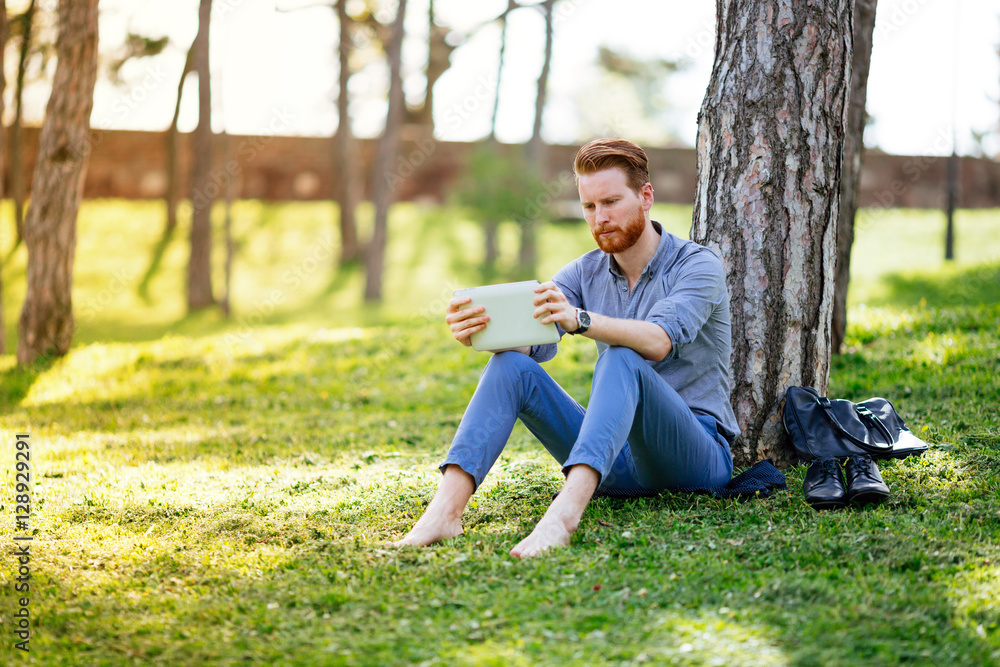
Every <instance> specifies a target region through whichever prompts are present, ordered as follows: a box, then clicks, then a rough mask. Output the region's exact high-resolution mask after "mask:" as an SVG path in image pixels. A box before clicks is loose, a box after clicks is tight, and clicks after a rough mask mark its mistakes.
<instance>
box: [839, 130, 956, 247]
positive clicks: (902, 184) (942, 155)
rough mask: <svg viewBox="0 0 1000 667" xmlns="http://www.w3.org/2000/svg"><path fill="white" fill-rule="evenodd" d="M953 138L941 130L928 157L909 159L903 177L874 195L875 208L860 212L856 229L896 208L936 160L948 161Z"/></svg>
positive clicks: (865, 208)
mask: <svg viewBox="0 0 1000 667" xmlns="http://www.w3.org/2000/svg"><path fill="white" fill-rule="evenodd" d="M951 147H952V136H951V134H950V133H949V132H947V131H946V130H944V129H941V128H939V129H938V131H937V133H936V135H935V137H934V141H933V142H932V143H931V145H930V150H929V151H927V153H928V154H927V155H915V156H913V157H910V158H907V160H906V161H905V162H904V163H903V169H902V171H903V176H902V177H900V178H894V179H893V180H892V181H890V183H889V186H888V187H886V188H883V189H881V190H878V191H877V192H874V193H873V194H872V198H874V199H875V202H876V203H875V205H874V206H866V207H864V208H861V209H859V210H858V215H857V218H856V220H855V223H854V228H855V229H864V228H865V227H867V226H868V225H869V224H871V223H873V222H875V220H876V219H877V218H878V217H879V215H880V214H881V213H884V212H885V211H886V210H887V209H890V208H894V207H895V206H896V204H897V203H898V202H899V200H900V199H901V198H902V197H903V195H905V194H906V193H908V192H909V191H910V190H911V189H912V188H913V187H914V185H915V184H916V183H917V182H918V181H919V180H920V178H921V176H923V175H924V173H926V172H927V170H928V169H930V168H931V165H932V164H934V161H935V160H941V159H946V158H947V156H948V155H950V154H951Z"/></svg>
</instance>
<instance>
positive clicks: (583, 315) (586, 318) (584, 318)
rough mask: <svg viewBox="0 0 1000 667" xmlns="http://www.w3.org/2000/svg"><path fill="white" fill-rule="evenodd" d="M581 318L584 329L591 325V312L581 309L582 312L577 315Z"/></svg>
mask: <svg viewBox="0 0 1000 667" xmlns="http://www.w3.org/2000/svg"><path fill="white" fill-rule="evenodd" d="M577 317H578V318H579V320H580V326H581V327H583V328H584V329H586V328H588V327H590V313H588V312H587V311H585V310H581V311H580V314H579V315H578V316H577Z"/></svg>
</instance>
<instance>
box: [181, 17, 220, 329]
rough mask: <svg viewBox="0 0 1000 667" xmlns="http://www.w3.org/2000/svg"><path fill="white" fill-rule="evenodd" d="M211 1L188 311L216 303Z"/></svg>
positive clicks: (200, 39) (202, 48)
mask: <svg viewBox="0 0 1000 667" xmlns="http://www.w3.org/2000/svg"><path fill="white" fill-rule="evenodd" d="M211 17H212V0H201V4H200V6H199V10H198V35H197V37H195V39H194V47H195V48H194V54H195V58H194V62H195V71H197V72H198V126H197V127H196V128H195V131H194V145H193V146H192V149H193V150H192V153H193V154H194V155H193V158H194V159H193V163H192V168H191V257H190V260H189V261H188V285H187V301H188V310H189V311H195V310H200V309H202V308H207V307H208V306H211V305H212V304H213V303H215V297H214V296H213V295H212V203H213V202H214V200H215V196H216V195H217V194H219V193H218V189H219V188H218V186H217V185H216V184H215V183H213V182H212V85H211V74H210V72H211V68H210V67H209V61H208V29H209V23H210V21H211Z"/></svg>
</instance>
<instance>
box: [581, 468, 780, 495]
mask: <svg viewBox="0 0 1000 667" xmlns="http://www.w3.org/2000/svg"><path fill="white" fill-rule="evenodd" d="M786 488H788V486H787V484H785V476H784V475H783V474H782V472H781V471H780V470H778V469H777V468H775V467H774V464H773V463H771V462H770V461H758V462H757V463H755V464H753V465H752V466H750V467H749V468H747V469H746V470H744V471H743V472H741V473H740V474H739V475H737V476H736V477H733V478H732V479H731V480H729V481H728V482H727V483H726V485H725V486H717V487H698V486H692V487H682V488H679V489H665V490H661V491H652V490H649V489H597V491H596V492H594V498H652V497H654V496H658V495H660V494H661V493H664V492H668V491H669V492H671V493H677V492H682V493H705V494H709V495H712V496H715V497H716V498H737V499H739V500H750V499H751V498H767V497H768V496H770V495H771V494H772V493H774V491H775V489H786Z"/></svg>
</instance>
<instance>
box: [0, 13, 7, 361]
mask: <svg viewBox="0 0 1000 667" xmlns="http://www.w3.org/2000/svg"><path fill="white" fill-rule="evenodd" d="M6 47H7V0H0V118H3V93H4V90H5V89H6V88H7V79H6V77H5V76H4V69H3V66H4V58H3V54H4V50H5V49H6ZM6 151H7V147H6V146H5V145H4V133H3V123H2V122H0V202H2V201H3V195H4V192H3V168H4V164H3V158H4V155H6ZM0 238H2V237H0ZM4 326H5V325H4V321H3V256H2V255H0V354H7V333H6V331H5V330H4Z"/></svg>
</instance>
